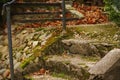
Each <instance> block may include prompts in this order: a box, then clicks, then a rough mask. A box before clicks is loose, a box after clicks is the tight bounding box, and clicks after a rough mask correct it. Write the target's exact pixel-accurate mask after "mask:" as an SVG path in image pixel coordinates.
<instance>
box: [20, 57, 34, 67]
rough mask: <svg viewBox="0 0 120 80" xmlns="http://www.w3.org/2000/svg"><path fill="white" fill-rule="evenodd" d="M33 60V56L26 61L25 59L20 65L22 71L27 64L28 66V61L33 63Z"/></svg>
mask: <svg viewBox="0 0 120 80" xmlns="http://www.w3.org/2000/svg"><path fill="white" fill-rule="evenodd" d="M34 59H35V56H33V55H32V56H30V57H29V58H27V59H25V60H24V61H22V63H21V64H20V67H21V68H22V69H24V68H25V67H26V66H27V65H28V64H29V62H30V61H33V60H34Z"/></svg>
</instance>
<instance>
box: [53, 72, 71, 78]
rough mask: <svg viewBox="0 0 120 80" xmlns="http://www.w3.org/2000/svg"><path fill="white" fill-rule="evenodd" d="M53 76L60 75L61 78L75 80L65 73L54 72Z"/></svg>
mask: <svg viewBox="0 0 120 80" xmlns="http://www.w3.org/2000/svg"><path fill="white" fill-rule="evenodd" d="M52 76H53V77H59V78H63V79H67V80H73V79H72V78H71V77H70V76H68V75H66V74H64V73H55V72H53V73H52Z"/></svg>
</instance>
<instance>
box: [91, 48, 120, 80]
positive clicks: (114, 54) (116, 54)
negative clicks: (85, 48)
mask: <svg viewBox="0 0 120 80" xmlns="http://www.w3.org/2000/svg"><path fill="white" fill-rule="evenodd" d="M89 72H90V74H93V75H95V76H98V75H102V80H120V49H113V50H111V51H110V52H109V53H108V54H107V55H106V56H105V57H103V58H102V59H101V60H100V61H99V62H98V63H97V64H96V65H95V66H94V67H92V68H91V69H90V70H89ZM93 78H95V77H93ZM91 80H99V79H91ZM100 80H101V79H100Z"/></svg>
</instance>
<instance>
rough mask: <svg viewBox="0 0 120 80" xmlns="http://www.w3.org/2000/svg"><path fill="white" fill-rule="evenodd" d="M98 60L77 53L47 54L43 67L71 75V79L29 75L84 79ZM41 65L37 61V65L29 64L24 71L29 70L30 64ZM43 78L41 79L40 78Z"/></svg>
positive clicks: (58, 79)
mask: <svg viewBox="0 0 120 80" xmlns="http://www.w3.org/2000/svg"><path fill="white" fill-rule="evenodd" d="M97 61H98V58H96V57H86V58H85V57H84V58H83V56H80V55H77V54H73V55H70V54H63V55H49V56H46V60H45V63H44V67H45V68H46V69H48V70H49V71H50V72H55V73H56V74H60V73H63V74H64V75H66V76H69V77H71V79H66V78H65V79H61V78H57V77H52V76H51V75H47V76H46V75H37V76H34V75H32V76H31V75H30V76H29V77H30V78H33V79H34V80H49V79H48V78H49V77H50V80H86V79H87V78H88V77H89V73H88V70H89V69H90V68H91V67H92V66H94V65H95V63H96V62H97ZM41 65H42V66H43V64H41V62H40V63H38V64H37V66H35V65H33V64H32V65H29V66H28V68H26V69H25V70H24V71H28V72H27V73H30V72H31V70H30V69H31V68H33V67H30V66H34V69H36V68H35V67H37V68H38V67H39V68H40V66H41ZM42 78H43V79H42Z"/></svg>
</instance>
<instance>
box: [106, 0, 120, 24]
mask: <svg viewBox="0 0 120 80" xmlns="http://www.w3.org/2000/svg"><path fill="white" fill-rule="evenodd" d="M104 2H105V11H107V13H108V15H109V19H110V20H111V21H113V22H115V23H117V24H118V25H120V0H104Z"/></svg>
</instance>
